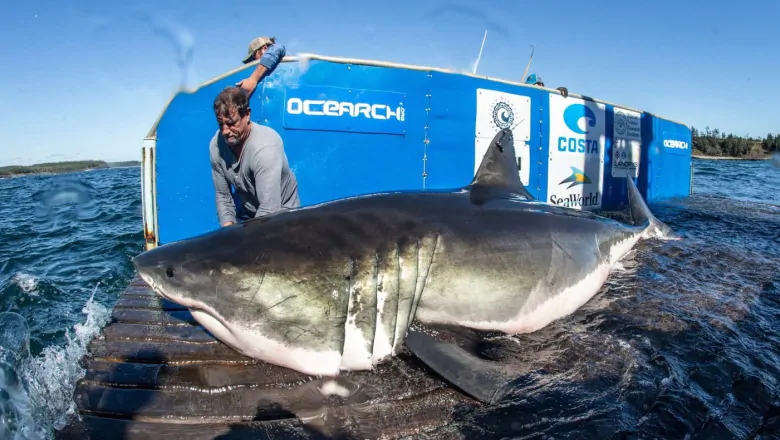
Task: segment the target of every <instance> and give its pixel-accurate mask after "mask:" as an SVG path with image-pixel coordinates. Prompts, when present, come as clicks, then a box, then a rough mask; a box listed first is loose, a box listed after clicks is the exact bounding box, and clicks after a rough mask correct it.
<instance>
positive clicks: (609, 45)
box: [0, 0, 780, 165]
mask: <svg viewBox="0 0 780 440" xmlns="http://www.w3.org/2000/svg"><path fill="white" fill-rule="evenodd" d="M130 3H133V2H124V1H122V2H119V1H116V0H107V1H80V0H68V1H60V0H29V1H9V2H4V3H3V5H2V7H0V12H1V13H0V55H1V58H2V60H3V62H2V66H3V67H2V68H0V81H2V87H0V99H1V102H2V104H3V105H2V107H0V124H2V125H1V127H2V129H3V132H4V133H5V135H4V136H3V138H2V140H0V165H6V164H31V163H35V162H40V161H48V160H70V159H105V160H128V159H139V158H140V152H139V149H140V147H141V141H142V138H143V136H144V135H145V134H146V133H147V131H148V130H149V128H150V127H151V125H152V123H153V122H154V120H155V119H156V118H157V116H158V114H159V112H160V111H161V110H162V108H163V106H164V105H165V104H166V102H167V101H168V99H169V98H170V96H171V94H172V93H173V92H174V91H175V90H176V89H177V87H178V86H179V84H180V83H181V81H182V80H183V79H184V80H186V81H187V84H188V85H189V86H195V85H197V84H198V83H201V82H203V81H207V80H209V79H211V78H212V77H214V76H217V75H220V74H221V73H223V72H225V71H227V70H230V69H233V68H235V67H238V66H240V64H241V61H240V60H241V59H242V57H243V56H244V55H245V54H246V47H247V44H248V43H249V41H250V40H251V39H252V38H254V37H256V36H260V35H275V36H276V37H278V41H279V42H281V43H283V44H285V45H286V46H287V49H288V54H295V53H298V52H313V53H318V54H323V55H333V56H344V57H360V58H371V59H383V60H389V61H397V62H404V63H411V64H425V65H436V66H439V67H449V68H456V69H469V68H470V66H471V65H472V63H473V62H474V59H475V58H476V55H477V53H478V51H479V45H480V42H481V39H482V35H483V32H484V31H485V29H487V30H488V39H487V43H486V46H485V50H484V53H483V55H482V61H481V62H480V65H479V72H478V73H481V74H485V75H489V76H495V77H500V78H506V79H515V80H520V79H521V78H520V76H521V75H522V72H523V69H524V68H525V64H526V63H527V61H528V55H529V50H530V49H529V45H530V44H533V45H535V47H536V53H535V55H534V60H533V65H532V69H531V72H536V73H538V74H539V75H541V76H542V78H543V79H544V81H545V83H546V85H548V86H553V87H558V86H562V85H563V86H567V87H568V88H569V90H571V91H573V92H578V93H583V94H586V95H590V96H594V97H597V98H601V99H605V100H608V101H612V102H617V103H620V104H624V105H628V106H632V107H638V108H641V109H643V110H646V111H651V112H655V113H658V114H660V115H662V116H666V117H669V118H671V119H675V120H679V121H682V122H684V123H687V124H689V125H694V126H696V127H697V128H704V126H705V125H709V126H710V127H717V128H720V129H721V130H725V131H728V132H735V133H737V134H747V133H750V134H752V135H762V136H763V135H766V133H768V132H773V133H775V132H780V106H778V105H777V103H778V102H780V85H778V84H777V83H776V82H774V81H773V80H774V79H776V78H777V73H778V72H780V57H778V54H780V19H778V17H780V2H777V1H776V0H774V1H772V0H764V1H762V0H759V1H754V2H749V1H743V2H733V1H722V0H713V1H710V2H698V1H680V0H675V1H666V0H664V1H653V2H640V1H626V0H621V1H614V0H610V1H597V2H584V1H573V0H572V1H569V0H566V1H541V2H527V1H522V0H495V1H489V2H488V1H483V2H476V1H449V2H442V1H434V0H414V1H409V0H400V1H381V0H377V1H355V0H340V1H329V2H328V1H324V0H322V1H316V0H282V1H276V2H270V3H264V2H261V1H251V2H250V1H228V0H223V1H216V2H214V1H203V0H187V1H183V0H179V1H168V2H144V3H137V4H136V6H128V4H130ZM155 4H158V6H153V5H155ZM185 75H186V76H185ZM204 148H205V146H204Z"/></svg>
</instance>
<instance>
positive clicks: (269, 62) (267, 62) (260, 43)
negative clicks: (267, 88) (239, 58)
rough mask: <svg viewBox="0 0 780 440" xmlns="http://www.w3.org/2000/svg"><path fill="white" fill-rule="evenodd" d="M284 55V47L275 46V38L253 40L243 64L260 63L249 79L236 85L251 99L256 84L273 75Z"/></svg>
mask: <svg viewBox="0 0 780 440" xmlns="http://www.w3.org/2000/svg"><path fill="white" fill-rule="evenodd" d="M286 54H287V51H286V49H285V48H284V46H282V45H281V44H276V37H270V38H269V37H257V38H255V39H254V40H252V41H251V42H249V50H248V51H247V55H246V58H244V64H247V63H250V62H252V61H255V60H260V63H259V64H258V65H257V68H256V69H255V71H254V72H253V73H252V75H251V76H250V77H249V78H247V79H244V80H242V81H239V82H238V83H236V85H237V86H238V87H241V88H242V89H243V90H245V91H246V92H247V95H248V96H250V97H251V96H252V94H253V93H254V92H255V89H256V88H257V84H258V83H259V82H260V81H262V80H263V78H265V77H266V76H268V75H270V74H271V73H273V71H274V69H276V66H278V65H279V63H280V62H281V61H282V59H283V58H284V56H285V55H286Z"/></svg>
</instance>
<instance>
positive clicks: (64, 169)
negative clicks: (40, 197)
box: [0, 160, 141, 179]
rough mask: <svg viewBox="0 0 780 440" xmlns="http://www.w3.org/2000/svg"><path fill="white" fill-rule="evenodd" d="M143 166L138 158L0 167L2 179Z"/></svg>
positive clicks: (0, 177)
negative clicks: (117, 160)
mask: <svg viewBox="0 0 780 440" xmlns="http://www.w3.org/2000/svg"><path fill="white" fill-rule="evenodd" d="M137 166H141V162H140V161H137V160H128V161H123V162H106V161H102V160H80V161H67V162H47V163H38V164H34V165H11V166H5V167H0V179H4V178H10V177H19V176H41V175H53V174H65V173H76V172H80V171H89V170H100V169H110V168H130V167H137Z"/></svg>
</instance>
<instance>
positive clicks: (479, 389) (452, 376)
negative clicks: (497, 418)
mask: <svg viewBox="0 0 780 440" xmlns="http://www.w3.org/2000/svg"><path fill="white" fill-rule="evenodd" d="M405 342H406V346H407V347H408V348H409V350H410V351H411V352H412V353H413V354H414V355H415V356H417V357H418V358H419V359H420V360H421V361H422V362H423V363H425V365H427V366H428V367H429V368H430V369H432V370H433V371H435V372H436V373H438V374H439V375H440V376H442V377H443V378H444V379H446V380H447V381H449V382H450V383H452V384H453V385H455V386H456V387H458V388H459V389H460V390H462V391H463V392H464V393H466V394H468V395H469V396H471V397H473V398H474V399H477V400H480V401H482V402H484V403H489V404H492V403H495V402H496V401H498V400H499V399H501V398H502V397H503V396H504V395H505V394H506V392H507V391H508V390H509V387H508V385H509V383H510V382H511V381H512V380H513V379H514V377H513V376H512V375H511V374H509V373H508V372H507V371H506V370H505V369H504V368H502V366H501V365H500V364H498V363H495V362H490V361H486V360H484V359H480V358H479V357H477V356H474V355H473V354H471V353H469V352H468V351H466V350H464V349H463V348H461V347H459V346H458V345H457V344H454V343H451V342H443V341H439V340H436V339H435V338H434V337H432V336H430V335H428V334H427V333H424V332H420V331H415V330H412V329H409V331H408V333H407V335H406V340H405Z"/></svg>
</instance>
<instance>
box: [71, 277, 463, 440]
mask: <svg viewBox="0 0 780 440" xmlns="http://www.w3.org/2000/svg"><path fill="white" fill-rule="evenodd" d="M83 362H84V365H85V367H86V368H87V373H86V376H85V377H84V378H83V379H82V380H81V381H80V382H79V383H78V385H77V388H76V390H75V395H74V398H75V400H76V403H77V406H78V410H79V419H75V418H74V420H72V421H71V424H70V425H68V426H67V427H66V428H64V429H63V430H62V431H59V432H57V438H61V439H88V438H91V439H110V440H119V439H154V438H164V439H175V438H186V439H188V440H195V439H213V438H220V439H234V438H236V439H265V438H329V437H328V435H332V436H333V437H337V438H396V437H401V436H405V435H413V434H415V433H418V432H422V431H431V430H437V428H440V427H442V426H443V425H446V424H447V423H448V422H449V420H450V417H451V414H452V412H453V411H454V409H455V408H456V407H459V408H461V409H462V408H463V406H464V405H465V406H466V407H468V406H472V405H476V403H475V402H474V401H472V400H470V399H468V398H466V397H465V396H463V395H462V394H460V393H459V392H458V391H456V390H453V389H451V388H450V387H449V386H448V385H447V384H446V383H444V382H443V381H442V380H440V379H439V378H437V377H435V376H434V375H432V374H430V373H429V372H428V371H427V370H426V369H425V367H424V366H422V365H421V364H420V363H419V362H416V361H415V359H414V358H409V357H405V356H401V357H399V358H397V359H395V360H393V361H392V362H389V363H388V364H386V365H383V366H382V367H381V368H379V369H378V370H377V371H375V372H372V373H365V372H363V373H349V374H344V375H342V376H341V377H339V378H337V379H336V382H337V383H338V385H339V386H340V387H342V388H341V389H348V390H350V391H351V395H349V396H348V397H346V398H345V397H340V396H339V395H326V394H323V393H322V392H321V391H320V389H328V387H330V388H339V387H338V386H336V387H334V383H332V382H331V383H329V384H328V380H325V379H317V378H312V377H309V376H306V375H302V374H299V373H296V372H295V371H292V370H289V369H286V368H281V367H276V366H273V365H268V364H265V363H260V362H257V361H254V360H252V359H250V358H248V357H245V356H243V355H241V354H239V353H238V352H236V351H234V350H233V349H231V348H230V347H228V346H226V345H224V344H222V343H221V342H219V341H217V340H215V339H214V338H213V337H212V336H211V334H209V333H208V332H207V331H205V330H204V329H203V328H202V327H201V326H200V325H198V324H197V323H196V322H195V321H194V320H193V318H192V316H191V315H190V314H189V312H188V311H187V310H186V309H184V308H183V307H182V306H179V305H178V304H175V303H172V302H169V301H166V300H162V299H161V298H160V297H158V296H156V295H155V294H154V292H152V291H151V290H150V289H149V288H148V286H147V285H146V284H145V283H144V282H143V281H142V280H141V279H140V278H136V279H134V280H133V281H132V282H131V283H130V284H129V285H128V287H127V288H126V290H125V291H124V293H123V294H122V296H121V297H120V298H119V300H118V301H117V303H116V305H115V307H114V310H113V318H112V322H111V323H110V324H109V325H108V326H106V327H105V328H104V329H103V331H102V334H101V335H100V337H98V338H96V339H95V340H93V341H92V342H91V343H90V345H89V353H88V355H87V356H86V357H85V359H84V360H83ZM304 421H305V422H304ZM435 437H437V438H441V437H440V436H439V435H438V434H437V435H436V436H435ZM331 438H332V437H331Z"/></svg>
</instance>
